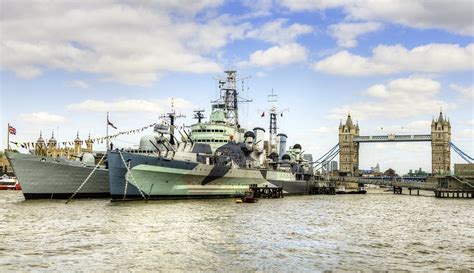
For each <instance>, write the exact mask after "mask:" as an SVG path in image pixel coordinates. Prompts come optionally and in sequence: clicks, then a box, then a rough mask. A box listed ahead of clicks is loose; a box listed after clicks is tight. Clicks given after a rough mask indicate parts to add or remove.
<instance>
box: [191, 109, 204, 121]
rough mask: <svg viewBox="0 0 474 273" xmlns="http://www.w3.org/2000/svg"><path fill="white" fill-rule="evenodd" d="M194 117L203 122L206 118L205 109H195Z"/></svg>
mask: <svg viewBox="0 0 474 273" xmlns="http://www.w3.org/2000/svg"><path fill="white" fill-rule="evenodd" d="M193 112H194V118H195V119H197V120H198V123H201V121H202V120H203V119H204V118H205V117H204V114H203V113H204V110H202V109H199V110H194V111H193Z"/></svg>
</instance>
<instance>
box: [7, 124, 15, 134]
mask: <svg viewBox="0 0 474 273" xmlns="http://www.w3.org/2000/svg"><path fill="white" fill-rule="evenodd" d="M8 133H9V134H10V135H16V129H15V128H14V127H13V126H10V125H8Z"/></svg>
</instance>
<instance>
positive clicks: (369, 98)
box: [328, 77, 456, 127]
mask: <svg viewBox="0 0 474 273" xmlns="http://www.w3.org/2000/svg"><path fill="white" fill-rule="evenodd" d="M440 91H441V84H440V83H439V82H437V81H434V80H432V79H429V78H422V77H408V78H402V79H396V80H392V81H390V82H388V84H377V85H373V86H371V87H369V88H368V89H367V90H366V91H365V94H366V99H364V101H362V102H355V103H352V104H350V105H343V106H340V107H336V108H334V109H332V110H331V112H330V115H329V116H328V117H329V118H333V119H342V118H345V115H346V113H347V111H348V110H350V112H351V115H352V116H353V117H354V118H356V119H358V120H364V119H370V118H383V119H386V118H387V119H390V118H407V117H416V116H419V115H425V114H426V113H435V111H436V110H437V109H439V108H440V107H442V108H443V109H445V110H449V109H453V108H455V107H456V105H455V104H452V103H448V102H445V101H443V100H440V99H438V98H437V95H438V94H439V93H440ZM416 125H419V124H413V127H414V126H416Z"/></svg>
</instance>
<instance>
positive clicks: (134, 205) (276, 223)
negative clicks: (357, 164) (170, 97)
mask: <svg viewBox="0 0 474 273" xmlns="http://www.w3.org/2000/svg"><path fill="white" fill-rule="evenodd" d="M473 205H474V200H466V199H464V200H459V199H458V200H456V199H436V198H433V197H422V196H408V195H402V196H399V195H393V194H390V193H383V192H382V191H380V190H378V191H374V192H371V193H369V194H367V195H337V196H299V197H286V198H284V199H275V200H260V201H259V202H258V203H256V204H236V203H235V202H234V200H233V199H223V200H183V201H150V202H148V203H145V202H118V203H116V202H114V203H111V202H110V201H108V200H74V201H73V202H72V203H70V204H68V205H66V204H64V201H61V200H43V201H26V202H25V201H23V196H22V195H21V192H15V191H3V192H0V228H1V234H0V243H1V244H0V270H1V271H5V270H7V271H8V270H14V271H16V270H54V271H56V270H83V271H89V270H116V269H119V270H132V269H133V270H162V271H169V270H174V271H176V270H183V271H189V270H192V271H210V270H212V271H215V270H217V271H255V270H259V271H324V270H350V271H354V270H366V269H380V270H384V269H385V270H386V269H393V270H424V271H431V270H456V269H470V270H474V260H473V259H474V258H473V257H474V228H473V227H474V217H473V216H474V214H473V208H474V207H473Z"/></svg>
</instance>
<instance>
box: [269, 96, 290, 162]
mask: <svg viewBox="0 0 474 273" xmlns="http://www.w3.org/2000/svg"><path fill="white" fill-rule="evenodd" d="M268 102H269V103H270V104H271V108H270V111H269V112H270V125H269V128H268V129H269V133H270V135H269V144H270V153H272V152H276V153H278V151H277V134H278V127H277V115H281V116H282V117H283V112H286V111H288V109H283V110H280V111H279V110H278V108H277V107H276V103H277V102H278V95H276V94H275V93H274V92H273V88H272V93H271V94H270V95H268Z"/></svg>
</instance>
